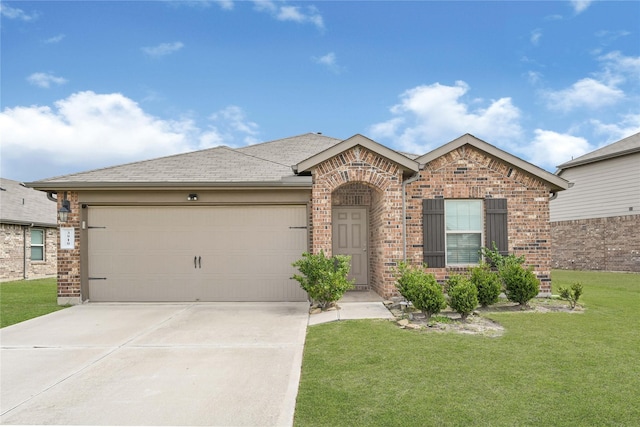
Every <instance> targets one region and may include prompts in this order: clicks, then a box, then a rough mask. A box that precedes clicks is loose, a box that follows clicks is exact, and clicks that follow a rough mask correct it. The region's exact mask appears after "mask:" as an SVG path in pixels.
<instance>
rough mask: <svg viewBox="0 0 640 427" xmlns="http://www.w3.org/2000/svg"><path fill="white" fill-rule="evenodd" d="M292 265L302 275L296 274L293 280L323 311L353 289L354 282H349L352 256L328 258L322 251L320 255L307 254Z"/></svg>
mask: <svg viewBox="0 0 640 427" xmlns="http://www.w3.org/2000/svg"><path fill="white" fill-rule="evenodd" d="M292 265H293V266H294V267H297V268H298V270H299V271H300V273H302V275H300V274H294V275H293V279H295V280H297V281H298V282H299V283H300V286H301V287H302V289H304V290H305V291H306V292H307V293H308V294H309V298H311V302H313V303H317V304H318V305H319V306H320V308H321V309H322V310H326V309H327V308H328V307H329V306H330V305H331V304H332V303H334V302H336V301H338V300H339V299H340V298H342V296H343V295H344V293H345V292H346V291H348V290H349V289H352V288H353V283H354V281H353V280H347V275H348V274H349V270H350V269H351V257H350V256H347V255H334V256H332V257H327V256H325V254H324V251H322V250H321V251H320V253H319V254H310V253H307V252H305V253H303V254H302V258H301V259H299V260H298V261H296V262H294V263H293V264H292Z"/></svg>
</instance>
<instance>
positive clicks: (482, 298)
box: [470, 263, 502, 307]
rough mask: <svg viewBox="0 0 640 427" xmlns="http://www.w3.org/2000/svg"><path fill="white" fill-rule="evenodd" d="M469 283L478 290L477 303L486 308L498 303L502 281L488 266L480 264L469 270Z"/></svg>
mask: <svg viewBox="0 0 640 427" xmlns="http://www.w3.org/2000/svg"><path fill="white" fill-rule="evenodd" d="M470 279H471V283H473V285H474V286H475V287H476V289H477V290H478V302H479V303H480V305H481V306H483V307H487V306H490V305H491V304H495V303H497V302H498V300H499V298H500V292H502V281H501V280H500V276H498V274H497V273H496V272H495V271H491V267H489V265H488V264H485V263H481V264H480V265H478V266H476V267H473V268H472V269H471V277H470Z"/></svg>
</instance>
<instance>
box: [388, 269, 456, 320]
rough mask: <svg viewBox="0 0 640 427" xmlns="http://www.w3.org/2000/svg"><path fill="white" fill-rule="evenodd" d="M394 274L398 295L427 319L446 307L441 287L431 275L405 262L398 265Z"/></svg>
mask: <svg viewBox="0 0 640 427" xmlns="http://www.w3.org/2000/svg"><path fill="white" fill-rule="evenodd" d="M396 274H397V275H398V279H397V282H396V287H397V288H398V292H400V295H402V296H403V297H404V298H405V299H406V300H407V301H410V302H411V303H412V304H413V306H414V307H415V308H417V309H418V310H420V311H422V313H423V314H424V315H425V317H426V318H427V319H429V318H430V317H431V316H432V315H434V314H438V313H440V310H442V309H444V308H445V307H446V306H447V302H446V301H445V299H444V293H443V292H442V287H441V286H440V285H439V284H438V282H437V281H436V278H435V276H434V275H433V274H429V273H427V272H425V271H424V270H423V269H422V268H420V267H415V266H411V265H408V264H407V263H405V262H400V263H398V268H397V269H396Z"/></svg>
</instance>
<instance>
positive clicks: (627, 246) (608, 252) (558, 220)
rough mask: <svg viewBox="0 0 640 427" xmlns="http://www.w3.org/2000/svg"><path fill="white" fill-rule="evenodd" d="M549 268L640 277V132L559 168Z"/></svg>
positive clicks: (552, 213)
mask: <svg viewBox="0 0 640 427" xmlns="http://www.w3.org/2000/svg"><path fill="white" fill-rule="evenodd" d="M556 175H558V176H559V177H562V178H564V179H566V180H567V181H569V183H570V184H569V189H568V190H567V191H564V192H562V193H561V194H559V195H558V197H557V198H556V199H555V200H553V201H552V202H551V230H552V236H553V245H552V254H553V267H554V268H562V269H571V270H574V269H575V270H607V271H635V272H640V133H636V134H635V135H631V136H630V137H628V138H624V139H622V140H620V141H618V142H615V143H613V144H610V145H607V146H605V147H602V148H600V149H598V150H595V151H593V152H591V153H588V154H585V155H584V156H581V157H578V158H576V159H574V160H571V161H570V162H566V163H563V164H562V165H560V166H558V171H557V172H556Z"/></svg>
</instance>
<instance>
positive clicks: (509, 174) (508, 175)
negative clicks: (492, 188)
mask: <svg viewBox="0 0 640 427" xmlns="http://www.w3.org/2000/svg"><path fill="white" fill-rule="evenodd" d="M512 173H513V168H509V171H507V177H510V176H511V174H512Z"/></svg>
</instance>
